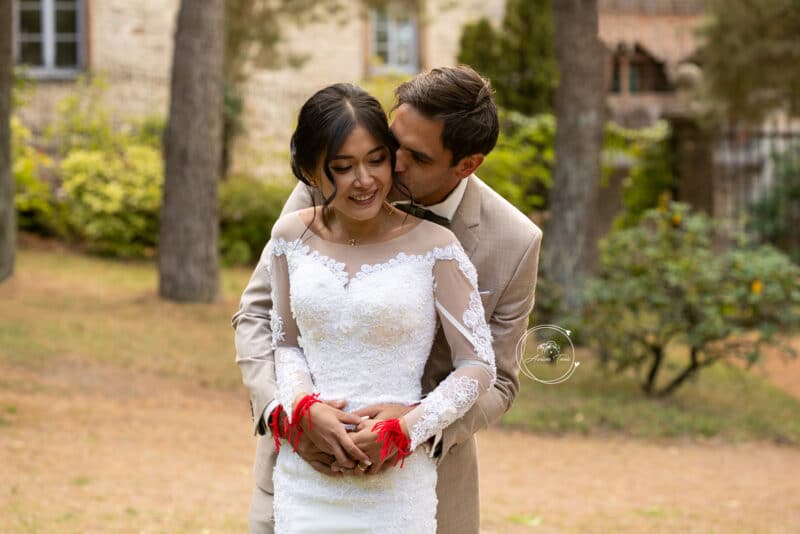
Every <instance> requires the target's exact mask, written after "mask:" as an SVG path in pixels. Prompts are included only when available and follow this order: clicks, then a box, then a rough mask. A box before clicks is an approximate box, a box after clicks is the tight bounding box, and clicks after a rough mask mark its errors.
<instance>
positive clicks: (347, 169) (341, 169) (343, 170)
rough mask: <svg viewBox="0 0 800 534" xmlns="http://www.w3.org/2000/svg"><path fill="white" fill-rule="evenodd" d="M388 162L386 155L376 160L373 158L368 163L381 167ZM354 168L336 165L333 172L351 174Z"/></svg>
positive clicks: (332, 167)
mask: <svg viewBox="0 0 800 534" xmlns="http://www.w3.org/2000/svg"><path fill="white" fill-rule="evenodd" d="M385 161H386V154H383V155H381V156H378V157H376V158H372V159H370V160H368V161H367V163H368V164H369V165H381V164H383V163H384V162H385ZM352 168H353V166H352V165H335V166H331V170H332V171H333V172H335V173H337V174H344V173H346V172H350V170H351V169H352Z"/></svg>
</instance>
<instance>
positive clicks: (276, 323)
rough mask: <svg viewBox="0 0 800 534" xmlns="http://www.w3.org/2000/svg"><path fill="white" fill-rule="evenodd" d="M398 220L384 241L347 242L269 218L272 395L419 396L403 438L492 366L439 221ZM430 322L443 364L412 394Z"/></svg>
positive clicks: (353, 405)
mask: <svg viewBox="0 0 800 534" xmlns="http://www.w3.org/2000/svg"><path fill="white" fill-rule="evenodd" d="M409 224H413V226H410V227H409V229H408V230H407V231H406V232H405V233H403V234H400V235H399V236H397V237H395V238H393V239H390V240H388V241H385V242H382V243H376V244H372V245H364V246H357V247H351V246H348V245H343V244H337V243H333V242H330V241H326V240H324V239H322V238H320V237H319V236H318V235H316V234H314V233H313V232H312V231H311V230H310V229H308V228H307V227H306V225H305V223H304V222H303V220H302V218H301V217H300V215H299V214H297V213H294V214H289V215H287V216H284V217H283V218H281V220H279V221H278V222H277V223H276V224H275V226H274V228H273V234H272V241H271V254H272V266H271V276H272V288H273V306H274V310H273V317H272V322H273V325H272V329H273V342H274V346H275V347H274V348H275V358H276V364H275V365H276V374H277V379H278V391H279V393H278V396H279V400H280V401H281V404H282V405H283V406H284V407H285V408H286V407H289V406H291V404H292V399H294V398H295V397H296V395H297V394H298V393H300V392H306V393H310V392H318V393H320V396H321V397H322V398H325V399H347V401H348V405H347V409H348V410H355V409H358V408H361V407H364V406H367V405H370V404H375V403H382V402H392V403H402V404H407V405H411V404H416V403H419V402H420V401H422V402H421V404H420V406H418V407H417V408H415V409H414V410H413V411H412V412H410V413H409V414H408V415H407V416H406V418H407V419H406V424H407V425H408V428H409V429H411V438H412V448H413V447H415V446H416V445H418V444H419V443H420V442H422V441H424V440H426V439H428V437H430V436H431V435H433V433H435V432H436V431H438V430H441V429H442V428H444V426H447V424H449V423H450V422H452V421H453V420H455V418H457V417H459V416H460V415H461V414H463V413H464V412H465V411H466V409H468V408H469V406H471V405H472V403H474V401H475V400H476V399H477V397H478V395H479V394H480V393H481V392H482V391H485V390H486V389H488V387H490V386H491V384H492V382H493V380H494V377H495V369H494V354H493V352H492V347H491V335H490V332H489V328H488V326H487V325H486V322H485V318H484V314H483V308H482V305H481V301H480V297H479V294H478V286H477V274H476V271H475V268H474V267H473V266H472V264H471V263H470V261H469V259H468V258H467V256H466V254H465V253H464V251H463V249H462V248H461V246H460V244H459V243H458V241H457V239H456V238H455V236H453V234H452V233H451V232H450V231H449V230H447V229H445V228H442V227H439V226H437V225H435V224H433V223H430V222H427V221H418V220H416V219H414V220H413V221H411V222H410V223H409ZM438 324H441V325H442V327H443V328H444V330H445V335H446V336H447V339H448V342H449V343H450V347H451V352H452V356H453V366H454V371H453V373H452V374H451V375H450V376H448V378H447V379H445V381H443V382H442V383H441V384H440V385H439V386H438V387H437V388H436V389H434V391H432V392H431V393H430V394H429V395H428V396H427V397H426V398H425V399H424V400H423V399H422V398H421V397H422V391H421V379H422V373H423V370H424V368H425V363H426V361H427V359H428V356H429V353H430V350H431V346H432V344H433V339H434V336H435V334H436V331H437V326H438ZM286 411H287V412H288V413H291V410H288V409H287V410H286Z"/></svg>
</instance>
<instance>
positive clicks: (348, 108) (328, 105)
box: [290, 83, 398, 207]
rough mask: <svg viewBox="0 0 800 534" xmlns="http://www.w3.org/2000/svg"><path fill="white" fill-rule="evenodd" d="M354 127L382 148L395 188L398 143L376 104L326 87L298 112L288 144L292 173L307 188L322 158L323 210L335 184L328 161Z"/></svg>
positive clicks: (346, 89)
mask: <svg viewBox="0 0 800 534" xmlns="http://www.w3.org/2000/svg"><path fill="white" fill-rule="evenodd" d="M356 126H362V127H363V128H364V129H366V130H367V131H368V132H369V133H370V135H372V136H373V137H374V138H375V139H376V140H377V141H378V142H379V143H382V144H384V145H386V148H387V149H388V150H389V156H390V158H391V165H392V167H391V168H392V181H393V182H394V183H395V184H397V181H396V180H395V179H394V164H395V159H396V152H397V148H398V143H397V140H396V139H395V138H394V135H392V131H391V130H390V129H389V122H388V119H387V118H386V112H385V111H383V108H382V107H381V104H380V102H378V101H377V100H376V99H375V97H373V96H372V95H370V94H369V93H367V92H366V91H364V90H363V89H362V88H360V87H358V86H355V85H352V84H349V83H337V84H334V85H330V86H328V87H326V88H324V89H320V90H319V91H317V92H316V93H314V95H313V96H312V97H311V98H309V99H308V100H307V101H306V103H305V104H303V107H302V108H300V114H299V115H298V117H297V129H295V131H294V133H293V134H292V140H291V143H290V149H291V159H292V173H294V175H295V176H296V177H297V179H298V180H300V181H301V182H303V183H304V184H306V185H311V184H310V183H309V181H308V176H312V175H313V174H314V172H315V171H316V169H317V165H318V164H319V160H320V158H323V157H324V158H325V160H324V162H323V166H322V169H323V171H324V172H325V176H327V177H328V180H330V182H331V184H333V194H332V195H331V196H330V197H329V198H326V199H325V204H324V206H325V207H327V206H328V205H329V204H330V203H331V201H333V198H334V197H335V196H336V182H335V181H334V180H333V174H332V173H331V170H330V167H329V164H330V162H331V158H332V157H333V156H335V155H336V154H337V153H338V152H339V149H340V148H341V147H342V145H343V144H344V142H345V141H346V140H347V137H348V136H349V135H350V134H351V133H352V132H353V130H355V128H356Z"/></svg>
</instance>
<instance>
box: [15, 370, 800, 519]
mask: <svg viewBox="0 0 800 534" xmlns="http://www.w3.org/2000/svg"><path fill="white" fill-rule="evenodd" d="M479 447H480V458H481V492H482V503H483V504H482V515H483V529H482V530H483V531H485V532H487V533H501V532H502V533H504V532H598V533H601V532H602V533H606V532H637V533H638V532H644V531H649V532H703V533H707V532H720V533H723V532H724V533H727V532H787V533H788V532H798V531H800V484H798V473H800V450H798V449H791V448H785V447H778V446H775V445H771V444H746V445H739V446H732V445H719V444H713V443H708V444H698V443H690V442H668V443H663V444H657V443H648V442H642V441H633V440H624V439H594V438H592V439H586V438H579V437H569V438H546V437H537V436H532V435H530V434H522V433H516V432H505V431H502V430H490V431H486V432H484V433H482V434H480V436H479ZM253 448H254V440H253V439H252V438H251V437H250V435H249V413H248V406H247V401H246V398H245V395H244V393H243V392H242V393H241V394H234V393H228V392H219V391H215V390H210V389H204V388H200V387H197V386H194V385H190V384H187V383H184V382H181V381H177V380H174V379H165V378H160V377H156V376H152V375H147V374H142V373H133V372H130V371H125V370H120V369H117V368H113V367H107V366H98V365H95V364H92V365H86V364H81V363H78V362H63V363H61V364H58V366H56V367H51V368H48V369H47V371H46V372H42V371H34V370H30V369H23V368H19V367H0V532H46V533H59V532H92V533H94V532H114V533H117V532H142V533H149V532H169V533H172V532H245V531H246V521H245V514H246V509H247V503H248V499H249V493H250V489H251V480H252V479H251V473H250V466H251V456H252V453H253Z"/></svg>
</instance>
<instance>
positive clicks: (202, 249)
mask: <svg viewBox="0 0 800 534" xmlns="http://www.w3.org/2000/svg"><path fill="white" fill-rule="evenodd" d="M224 13H225V10H224V1H223V0H182V1H181V7H180V12H179V13H178V26H177V30H176V32H175V51H174V55H173V60H172V87H171V94H170V109H169V124H168V126H167V132H166V136H165V160H166V162H165V180H164V203H163V206H162V208H161V230H160V234H159V254H158V270H159V293H160V295H161V296H162V297H164V298H167V299H172V300H182V301H211V300H213V299H215V298H216V296H217V292H218V289H219V244H218V242H219V214H218V206H217V187H218V184H219V178H220V176H219V173H220V168H221V157H222V113H223V111H222V105H223V96H222V95H223V82H222V80H223V61H224V60H223V57H224V47H225V45H224V43H225V15H224Z"/></svg>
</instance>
